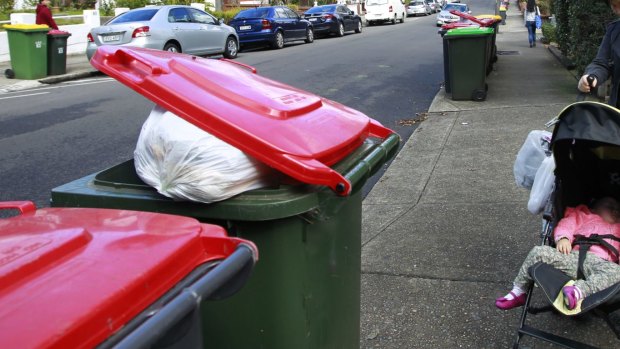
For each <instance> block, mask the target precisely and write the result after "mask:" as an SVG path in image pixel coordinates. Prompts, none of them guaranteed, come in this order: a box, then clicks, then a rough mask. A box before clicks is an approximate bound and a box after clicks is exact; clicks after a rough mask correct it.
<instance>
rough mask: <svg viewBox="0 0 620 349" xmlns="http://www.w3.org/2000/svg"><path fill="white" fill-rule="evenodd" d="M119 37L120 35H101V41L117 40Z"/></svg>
mask: <svg viewBox="0 0 620 349" xmlns="http://www.w3.org/2000/svg"><path fill="white" fill-rule="evenodd" d="M120 39H121V36H120V35H107V36H102V37H101V41H103V42H110V41H119V40H120Z"/></svg>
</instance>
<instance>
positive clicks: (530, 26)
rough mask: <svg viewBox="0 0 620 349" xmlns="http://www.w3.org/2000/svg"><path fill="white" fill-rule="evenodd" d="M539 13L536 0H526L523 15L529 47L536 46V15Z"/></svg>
mask: <svg viewBox="0 0 620 349" xmlns="http://www.w3.org/2000/svg"><path fill="white" fill-rule="evenodd" d="M539 13H540V12H539V11H538V6H536V0H527V6H526V7H525V12H524V13H523V17H524V20H525V27H526V28H527V35H528V40H529V42H530V47H536V15H539Z"/></svg>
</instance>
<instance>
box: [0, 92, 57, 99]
mask: <svg viewBox="0 0 620 349" xmlns="http://www.w3.org/2000/svg"><path fill="white" fill-rule="evenodd" d="M48 93H49V92H39V93H30V94H27V95H19V96H10V97H0V100H2V99H11V98H20V97H31V96H37V95H46V94H48Z"/></svg>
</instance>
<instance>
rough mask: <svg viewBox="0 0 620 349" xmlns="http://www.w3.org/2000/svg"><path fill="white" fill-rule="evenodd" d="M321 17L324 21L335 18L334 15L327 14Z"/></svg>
mask: <svg viewBox="0 0 620 349" xmlns="http://www.w3.org/2000/svg"><path fill="white" fill-rule="evenodd" d="M322 17H323V18H324V19H326V20H328V19H334V18H335V17H334V15H332V14H329V13H326V14H324V15H323V16H322Z"/></svg>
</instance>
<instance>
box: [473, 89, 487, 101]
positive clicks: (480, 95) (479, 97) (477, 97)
mask: <svg viewBox="0 0 620 349" xmlns="http://www.w3.org/2000/svg"><path fill="white" fill-rule="evenodd" d="M486 98H487V91H485V90H475V91H474V93H472V95H471V99H473V100H474V101H478V102H480V101H484V100H485V99H486Z"/></svg>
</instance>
